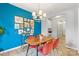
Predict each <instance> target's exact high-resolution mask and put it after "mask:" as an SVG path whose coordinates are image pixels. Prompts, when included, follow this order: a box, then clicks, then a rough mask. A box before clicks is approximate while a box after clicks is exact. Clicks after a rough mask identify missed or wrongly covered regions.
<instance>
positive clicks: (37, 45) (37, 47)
mask: <svg viewBox="0 0 79 59" xmlns="http://www.w3.org/2000/svg"><path fill="white" fill-rule="evenodd" d="M38 46H39V45H37V47H36V49H37V54H36V55H37V56H38Z"/></svg>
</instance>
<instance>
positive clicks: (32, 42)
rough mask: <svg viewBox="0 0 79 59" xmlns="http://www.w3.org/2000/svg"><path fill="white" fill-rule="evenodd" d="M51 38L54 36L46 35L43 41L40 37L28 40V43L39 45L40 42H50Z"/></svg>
mask: <svg viewBox="0 0 79 59" xmlns="http://www.w3.org/2000/svg"><path fill="white" fill-rule="evenodd" d="M51 39H53V38H50V37H44V38H43V40H42V41H40V39H37V38H35V39H34V40H32V41H31V40H27V43H28V44H30V45H39V44H42V43H44V42H49V41H50V40H51Z"/></svg>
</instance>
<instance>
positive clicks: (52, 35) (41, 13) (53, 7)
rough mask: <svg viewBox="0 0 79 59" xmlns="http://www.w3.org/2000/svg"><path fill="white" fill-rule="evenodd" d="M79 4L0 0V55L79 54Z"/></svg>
mask: <svg viewBox="0 0 79 59" xmlns="http://www.w3.org/2000/svg"><path fill="white" fill-rule="evenodd" d="M78 15H79V4H78V3H0V56H79V43H78V41H79V36H78V35H79V33H78V32H79V26H78V25H79V16H78Z"/></svg>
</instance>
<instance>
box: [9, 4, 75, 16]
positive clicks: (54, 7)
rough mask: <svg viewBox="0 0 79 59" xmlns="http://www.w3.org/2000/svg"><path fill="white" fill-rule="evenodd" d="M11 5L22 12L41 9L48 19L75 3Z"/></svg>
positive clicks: (73, 5)
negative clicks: (22, 10)
mask: <svg viewBox="0 0 79 59" xmlns="http://www.w3.org/2000/svg"><path fill="white" fill-rule="evenodd" d="M11 4H12V5H15V6H17V7H20V8H22V9H24V10H28V11H30V12H33V11H37V10H38V9H42V10H43V11H44V12H46V13H47V16H48V17H49V16H50V15H52V14H55V13H57V12H60V11H63V10H66V9H70V8H73V7H75V6H76V3H11Z"/></svg>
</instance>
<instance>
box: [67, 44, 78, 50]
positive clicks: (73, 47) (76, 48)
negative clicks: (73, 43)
mask: <svg viewBox="0 0 79 59" xmlns="http://www.w3.org/2000/svg"><path fill="white" fill-rule="evenodd" d="M66 47H67V48H70V49H73V50H76V51H79V50H78V49H77V48H74V47H70V46H68V45H66Z"/></svg>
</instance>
